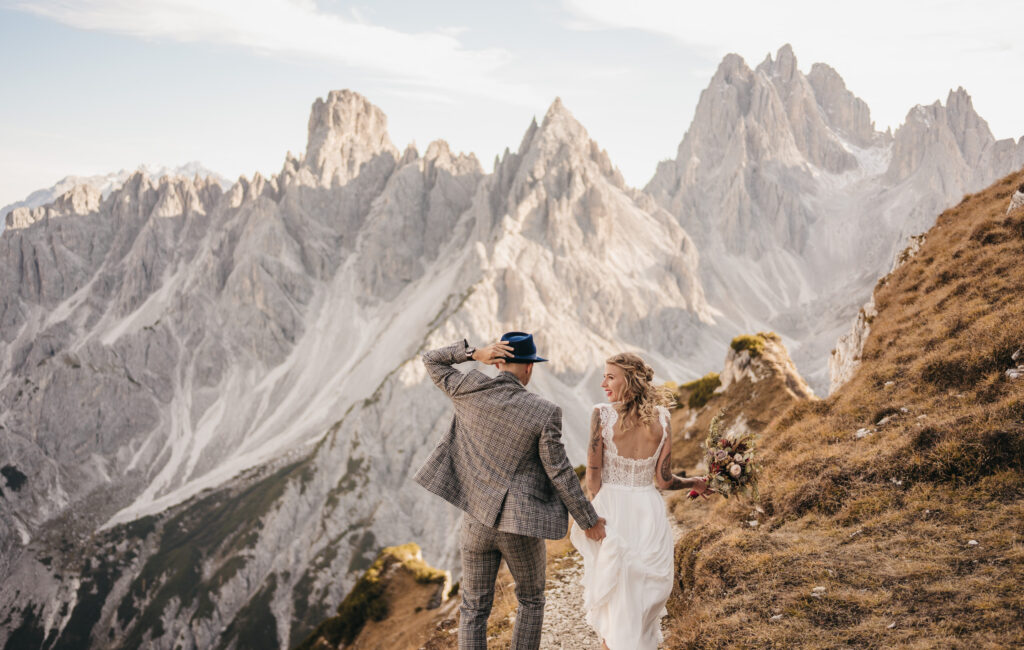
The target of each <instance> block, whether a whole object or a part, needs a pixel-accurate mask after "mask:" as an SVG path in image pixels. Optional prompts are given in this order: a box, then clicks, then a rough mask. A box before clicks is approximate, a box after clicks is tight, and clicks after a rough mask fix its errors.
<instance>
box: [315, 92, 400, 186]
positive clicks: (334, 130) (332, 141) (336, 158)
mask: <svg viewBox="0 0 1024 650" xmlns="http://www.w3.org/2000/svg"><path fill="white" fill-rule="evenodd" d="M387 126H388V120H387V117H385V115H384V112H383V111H381V110H380V109H379V108H377V107H376V106H374V105H373V104H371V103H370V102H368V101H367V100H366V98H365V97H363V96H361V95H359V94H358V93H354V92H352V91H350V90H340V91H337V90H336V91H332V92H331V93H329V94H328V95H327V99H326V101H325V100H321V99H319V98H318V99H317V100H316V102H314V103H313V110H312V112H311V113H310V116H309V137H308V142H307V145H306V158H305V160H304V161H303V166H304V167H305V168H306V169H309V170H310V171H311V172H312V173H313V174H314V176H316V177H317V178H318V179H319V181H320V184H321V185H325V186H330V185H344V184H345V183H347V182H348V181H350V180H351V179H353V178H354V177H356V176H357V175H359V172H360V169H361V168H362V166H363V165H364V164H366V163H367V162H370V161H371V160H372V159H373V158H375V157H376V156H378V155H381V154H391V155H392V156H393V157H394V158H398V150H397V149H395V147H394V145H392V144H391V140H390V139H389V138H388V133H387Z"/></svg>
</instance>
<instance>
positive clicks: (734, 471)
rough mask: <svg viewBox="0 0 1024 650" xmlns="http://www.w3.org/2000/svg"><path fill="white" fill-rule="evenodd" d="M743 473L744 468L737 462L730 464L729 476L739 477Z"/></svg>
mask: <svg viewBox="0 0 1024 650" xmlns="http://www.w3.org/2000/svg"><path fill="white" fill-rule="evenodd" d="M742 473H743V468H742V467H740V466H739V465H737V464H736V463H732V464H731V465H729V476H731V477H733V478H739V477H740V474H742Z"/></svg>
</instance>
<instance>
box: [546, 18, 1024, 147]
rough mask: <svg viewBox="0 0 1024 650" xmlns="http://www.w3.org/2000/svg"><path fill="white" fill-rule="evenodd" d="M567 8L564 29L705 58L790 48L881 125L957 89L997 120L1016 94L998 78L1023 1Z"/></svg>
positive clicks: (1015, 42)
mask: <svg viewBox="0 0 1024 650" xmlns="http://www.w3.org/2000/svg"><path fill="white" fill-rule="evenodd" d="M564 7H565V8H566V10H567V11H568V13H569V14H570V18H569V19H568V21H567V22H566V25H567V27H569V28H570V29H580V30H588V31H592V30H595V29H606V30H614V29H619V30H622V29H626V30H641V31H644V32H649V33H654V34H660V35H663V36H667V37H669V38H672V39H674V40H675V41H677V42H679V43H681V44H683V45H685V46H687V47H689V48H691V49H692V50H694V51H696V52H697V53H699V54H701V55H703V56H705V57H707V58H708V59H715V58H720V57H722V56H723V55H724V54H726V53H728V52H736V53H738V54H740V55H741V56H743V57H744V58H745V59H746V60H747V61H748V63H751V64H757V63H759V62H760V61H761V59H763V58H764V56H765V55H766V54H768V53H774V52H775V51H776V50H777V49H778V48H779V47H780V46H781V45H782V44H784V43H791V44H792V45H793V49H794V52H795V53H796V55H797V57H798V59H799V60H800V64H801V68H802V69H804V70H805V71H806V70H807V69H809V67H810V63H812V62H815V61H822V62H825V63H828V64H829V65H831V66H832V67H834V68H836V70H838V71H839V73H840V74H841V75H843V77H844V78H845V79H846V81H847V84H848V86H849V87H850V89H851V90H853V92H855V93H856V94H858V95H860V96H861V97H863V98H864V99H865V100H866V101H867V102H868V104H869V105H870V106H871V109H872V112H873V113H874V114H875V115H877V116H879V121H880V122H881V123H882V124H890V125H893V126H895V125H896V124H899V123H900V122H902V118H903V117H904V116H905V115H906V112H907V109H908V108H910V107H911V106H912V105H913V104H917V103H930V102H931V101H932V100H934V99H936V98H939V97H940V95H941V99H943V100H945V92H946V90H948V89H949V88H955V87H957V86H959V85H963V86H964V87H966V88H967V89H968V90H969V91H971V92H972V94H974V95H975V97H976V98H977V97H980V96H982V95H985V97H986V98H987V101H991V104H990V105H991V106H992V108H993V109H994V110H992V112H991V113H989V114H998V113H1000V108H1001V105H1002V104H1005V103H1006V102H1009V101H1010V100H1011V97H1010V96H1009V95H1008V94H1007V92H1006V91H1005V90H1004V88H1005V87H1009V89H1010V90H1011V92H1012V89H1013V86H1012V84H1010V83H1009V82H1007V81H1005V80H1004V81H1001V80H999V76H1000V75H998V74H997V71H999V70H1006V71H1011V70H1020V69H1021V67H1022V66H1024V46H1022V44H1021V40H1020V36H1019V29H1020V27H1019V21H1018V20H1016V18H1017V17H1018V16H1019V11H1018V10H1019V3H1018V2H1015V1H1008V0H978V1H977V2H969V3H968V2H958V1H952V0H929V1H923V0H906V1H903V2H892V1H891V0H885V1H880V0H862V1H861V2H858V3H855V4H849V3H847V4H844V5H835V4H830V3H822V2H820V1H818V0H815V1H813V2H812V1H808V0H796V1H790V2H785V3H769V2H764V1H763V0H760V1H758V2H752V1H749V0H733V1H732V2H720V3H713V2H658V1H657V0H631V1H630V2H629V3H622V2H616V1H614V0H564ZM1015 124H1016V128H1017V129H1020V128H1022V127H1024V125H1022V124H1021V123H1020V121H1019V120H1017V121H1015ZM1008 125H1009V120H1006V121H1005V123H1004V124H1003V125H1002V126H1004V127H1005V126H1008ZM883 128H884V127H883Z"/></svg>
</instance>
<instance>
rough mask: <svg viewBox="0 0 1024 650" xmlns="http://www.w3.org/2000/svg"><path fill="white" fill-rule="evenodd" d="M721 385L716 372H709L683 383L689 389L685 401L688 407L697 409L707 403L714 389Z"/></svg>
mask: <svg viewBox="0 0 1024 650" xmlns="http://www.w3.org/2000/svg"><path fill="white" fill-rule="evenodd" d="M721 385H722V380H721V379H719V378H718V373H717V372H709V373H708V374H706V375H704V376H703V377H701V378H700V379H696V380H694V381H691V382H689V383H686V384H683V386H682V387H683V388H685V389H687V390H689V391H690V399H689V400H688V401H687V404H689V406H690V408H692V409H699V408H701V407H702V406H704V405H705V404H707V403H708V400H709V399H711V396H712V395H713V394H714V392H715V389H716V388H718V387H719V386H721Z"/></svg>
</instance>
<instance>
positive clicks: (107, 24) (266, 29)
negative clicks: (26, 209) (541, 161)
mask: <svg viewBox="0 0 1024 650" xmlns="http://www.w3.org/2000/svg"><path fill="white" fill-rule="evenodd" d="M839 6H840V5H836V4H835V3H824V2H820V0H819V1H816V2H776V3H766V2H763V1H761V2H735V1H734V2H728V3H724V2H723V3H711V2H700V3H697V2H682V1H676V2H654V1H653V0H630V1H628V2H611V1H606V0H547V1H520V2H515V3H502V4H501V5H499V4H498V3H488V2H479V0H477V1H476V2H455V1H449V2H398V1H390V0H378V1H375V2H372V3H369V2H343V1H341V0H41V1H37V2H33V1H18V0H0V42H2V43H3V55H2V56H3V73H2V74H3V78H2V83H0V88H2V90H0V154H2V155H0V205H6V204H8V203H11V202H14V201H17V200H20V199H23V198H24V197H25V196H26V195H27V194H29V193H30V192H31V191H33V190H36V189H39V188H43V187H48V186H50V185H52V184H53V183H54V182H56V181H57V180H58V179H60V178H62V177H64V176H67V175H69V174H77V175H89V174H102V173H106V172H111V171H116V170H119V169H123V168H129V169H133V168H135V167H137V166H138V165H140V164H142V163H146V164H150V165H154V166H159V165H166V166H177V165H180V164H184V163H185V162H188V161H192V160H198V161H200V162H201V163H203V164H204V165H206V166H207V167H209V168H210V169H212V170H214V171H216V172H219V173H221V174H223V175H225V176H227V177H228V178H235V177H237V176H238V175H240V174H244V175H246V176H250V175H252V173H253V172H255V171H260V172H262V173H264V174H273V173H276V172H278V171H279V170H280V168H281V165H282V163H283V161H284V157H285V152H286V151H289V150H290V151H292V152H294V153H296V154H298V153H300V152H301V151H302V150H303V149H304V148H305V141H306V125H307V121H308V118H309V108H310V105H311V104H312V103H313V101H314V100H315V99H316V98H317V97H323V96H325V95H326V94H327V92H328V91H330V90H333V89H341V88H350V89H352V90H355V91H357V92H359V93H361V94H363V95H365V96H366V97H367V98H369V100H370V101H372V102H373V103H375V104H377V105H378V106H380V107H381V108H382V109H383V110H384V112H385V113H386V114H387V116H388V128H389V132H390V134H391V138H392V140H393V141H394V143H395V145H396V146H398V147H399V148H403V147H404V146H405V145H406V144H408V143H409V142H412V141H415V143H416V144H417V146H418V147H419V149H420V151H421V152H422V151H424V150H425V149H426V146H427V145H428V144H429V143H430V142H431V141H432V140H435V139H444V140H447V141H448V142H449V144H451V145H452V147H453V149H455V150H460V151H465V152H474V153H475V154H476V155H477V157H478V158H479V159H480V161H481V163H482V164H483V166H484V169H485V170H487V171H490V170H491V163H492V161H493V159H494V156H495V155H497V154H500V153H501V152H502V151H503V150H504V149H505V147H508V148H510V149H513V150H514V149H516V148H517V147H518V146H519V142H520V139H521V138H522V135H523V132H524V131H525V130H526V128H527V126H528V125H529V122H530V119H531V118H532V117H534V116H536V117H537V118H538V119H539V118H540V117H542V116H543V114H544V112H545V111H546V109H547V107H548V105H550V103H551V102H552V101H553V100H554V98H555V97H556V96H560V97H561V98H562V100H563V102H564V103H565V105H566V106H567V107H568V108H569V110H570V111H572V112H573V113H574V114H575V115H576V117H577V118H578V119H579V120H580V122H582V124H583V125H584V126H585V127H586V128H587V130H588V131H589V132H590V135H591V137H592V138H594V139H595V140H597V142H598V144H600V145H601V146H602V147H604V148H605V149H607V150H608V153H609V155H610V156H611V159H612V162H613V163H614V164H615V165H617V166H618V167H619V169H620V170H621V171H622V172H623V174H624V176H625V178H626V180H627V182H629V183H630V184H631V185H634V186H637V187H642V186H643V185H645V184H646V183H647V181H648V180H649V179H650V177H651V176H652V174H653V173H654V169H655V166H656V165H657V163H658V161H659V160H663V159H665V158H671V157H674V155H675V151H676V147H677V146H678V144H679V141H680V140H681V139H682V136H683V134H684V133H685V131H686V129H687V127H688V126H689V123H690V120H691V118H692V116H693V111H694V108H695V107H696V104H697V100H698V97H699V95H700V92H701V90H703V89H704V88H705V87H706V86H707V84H708V81H709V80H710V78H711V76H712V75H713V74H714V71H715V68H716V67H717V65H718V63H719V61H721V59H722V57H723V56H724V55H725V54H727V53H729V52H736V53H738V54H740V55H741V56H743V58H744V59H746V61H747V63H748V64H749V65H751V66H756V65H757V64H758V63H760V61H761V60H763V59H764V57H765V56H766V55H767V54H768V53H772V55H773V56H774V53H775V52H776V51H777V50H778V48H779V47H780V46H782V45H783V44H784V43H791V44H792V46H793V48H794V51H795V53H796V57H797V61H798V63H799V67H800V69H801V70H803V71H804V72H805V73H806V72H807V71H808V70H810V67H811V64H812V63H814V62H817V61H821V62H824V63H828V64H829V65H831V66H832V67H834V68H835V69H836V70H838V72H839V74H840V75H842V77H843V78H844V79H845V80H846V84H847V86H848V87H849V88H850V89H851V90H852V91H853V92H854V93H855V94H856V95H858V96H859V97H861V98H862V99H864V100H865V101H866V102H867V104H868V106H870V108H871V111H872V116H873V119H874V120H875V122H876V126H877V127H878V128H880V129H882V130H884V129H885V128H886V127H887V126H891V127H892V128H893V129H894V130H895V129H896V127H898V126H899V125H900V124H901V123H902V121H903V118H904V116H905V115H906V113H907V111H908V110H909V109H910V108H911V107H912V106H914V105H915V104H930V103H932V102H934V101H935V100H937V99H941V100H942V101H943V102H945V99H946V95H947V93H948V92H949V90H950V89H951V88H956V87H957V86H963V87H964V88H966V89H967V91H968V92H969V93H970V94H971V96H972V97H973V99H974V105H975V108H976V109H977V110H978V112H979V113H980V114H981V116H982V117H983V118H985V119H986V120H987V121H988V123H989V126H990V128H991V129H992V131H993V134H994V135H995V136H996V137H997V138H1006V137H1013V138H1019V137H1020V136H1021V135H1024V111H1022V110H1021V105H1020V98H1021V91H1020V89H1019V78H1020V74H1021V71H1022V70H1024V47H1022V45H1021V38H1020V31H1019V30H1020V27H1019V18H1020V13H1019V11H1018V9H1019V5H1018V3H1015V2H1008V1H976V2H970V3H968V2H963V1H957V2H951V1H945V0H930V1H929V2H920V1H916V0H915V1H910V2H875V1H873V0H870V1H863V2H858V3H844V4H843V5H841V6H842V8H837V7H839Z"/></svg>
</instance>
